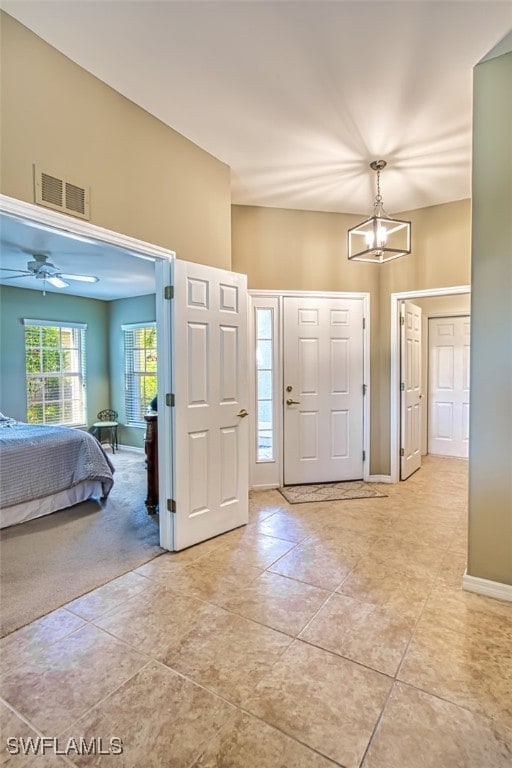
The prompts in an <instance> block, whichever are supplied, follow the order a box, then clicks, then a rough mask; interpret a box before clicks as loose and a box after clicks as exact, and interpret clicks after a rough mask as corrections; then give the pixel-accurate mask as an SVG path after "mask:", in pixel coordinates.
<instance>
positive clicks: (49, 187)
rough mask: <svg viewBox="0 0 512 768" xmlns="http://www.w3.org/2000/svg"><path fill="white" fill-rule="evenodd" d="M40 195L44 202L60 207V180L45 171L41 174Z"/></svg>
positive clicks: (61, 203) (61, 204)
mask: <svg viewBox="0 0 512 768" xmlns="http://www.w3.org/2000/svg"><path fill="white" fill-rule="evenodd" d="M41 197H42V198H43V200H44V202H45V203H50V204H51V205H56V206H58V207H59V208H62V206H63V202H62V181H61V180H60V179H56V178H55V177H54V176H49V175H48V174H47V173H42V174H41Z"/></svg>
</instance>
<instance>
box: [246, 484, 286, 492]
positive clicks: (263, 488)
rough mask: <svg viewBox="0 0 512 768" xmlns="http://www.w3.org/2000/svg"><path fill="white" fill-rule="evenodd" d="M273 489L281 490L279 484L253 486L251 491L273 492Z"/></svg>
mask: <svg viewBox="0 0 512 768" xmlns="http://www.w3.org/2000/svg"><path fill="white" fill-rule="evenodd" d="M272 488H279V485H278V484H277V483H269V484H268V485H264V484H263V485H251V488H250V490H251V491H271V490H272Z"/></svg>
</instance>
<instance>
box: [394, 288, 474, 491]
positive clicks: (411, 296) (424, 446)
mask: <svg viewBox="0 0 512 768" xmlns="http://www.w3.org/2000/svg"><path fill="white" fill-rule="evenodd" d="M470 294H471V286H469V285H460V286H450V287H446V288H436V289H426V290H418V291H404V292H401V293H393V294H391V371H390V381H391V403H390V414H391V439H390V458H391V471H390V481H391V482H392V483H396V482H399V480H400V479H401V477H400V475H401V462H402V455H401V452H402V449H403V448H404V445H403V431H402V427H403V419H402V413H401V412H402V397H403V392H402V391H401V384H402V383H403V379H402V376H401V367H402V366H401V363H402V355H401V347H402V345H401V336H402V333H401V331H402V325H401V323H400V317H401V313H402V306H403V304H404V302H413V303H416V304H422V303H425V302H426V301H427V300H434V299H437V300H438V302H441V300H442V301H443V305H442V307H441V305H440V304H439V305H438V308H437V309H436V308H433V305H430V306H429V308H428V311H427V313H424V314H425V315H426V317H427V318H428V317H436V316H437V317H439V316H457V315H468V314H469V307H466V308H462V309H461V308H460V305H457V304H455V301H456V299H457V297H463V296H469V295H470ZM454 307H455V308H454ZM422 323H423V326H424V324H425V317H423V320H422ZM424 335H425V337H426V333H425V334H424ZM426 346H427V345H423V347H422V350H421V361H422V363H423V366H422V368H423V373H422V382H421V386H420V390H419V394H422V392H426V391H428V379H426V374H427V370H428V355H427V351H428V350H426V349H425V347H426ZM422 400H423V402H424V405H423V406H422V407H423V411H424V413H426V412H427V405H426V402H427V399H426V398H422ZM426 426H427V420H426V419H423V426H422V427H421V431H420V433H419V435H418V439H419V441H420V444H421V453H426V452H427V450H428V437H427V432H426ZM404 453H405V449H404Z"/></svg>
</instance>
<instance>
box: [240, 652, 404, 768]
mask: <svg viewBox="0 0 512 768" xmlns="http://www.w3.org/2000/svg"><path fill="white" fill-rule="evenodd" d="M391 682H392V681H391V680H390V679H389V678H388V677H385V676H384V675H381V674H379V673H378V672H374V671H373V670H369V669H365V668H364V667H361V666H359V665H358V664H355V663H354V662H352V661H348V660H347V659H342V658H341V657H339V656H336V655H335V654H332V653H328V652H327V651H324V650H322V649H320V648H314V647H313V646H311V645H308V644H306V643H303V642H301V641H300V640H296V641H294V643H293V645H292V646H291V648H289V649H288V650H287V651H286V653H284V654H283V656H282V658H281V659H280V660H279V661H278V662H277V663H276V664H275V665H274V667H273V668H272V670H271V671H270V673H269V674H268V675H266V676H265V677H264V678H263V680H262V681H261V682H260V683H259V685H258V686H257V687H256V690H255V692H254V694H253V695H252V696H251V697H250V698H249V699H248V700H247V701H246V702H245V707H246V708H247V709H248V710H249V711H250V712H252V713H254V714H255V715H257V716H258V717H261V718H262V719H263V720H265V721H266V722H267V723H269V724H271V725H273V726H275V727H276V728H278V729H279V730H282V731H284V732H285V733H288V734H289V735H290V736H293V737H294V738H296V739H299V740H300V741H301V742H302V743H304V744H306V745H307V746H309V747H311V748H312V749H315V750H317V751H319V752H320V753H322V754H323V755H325V756H326V757H330V758H331V759H333V760H336V761H337V762H339V763H341V764H342V765H343V766H345V768H356V767H357V766H359V763H360V761H361V759H362V757H363V754H364V751H365V749H366V745H367V744H368V741H369V739H370V736H371V734H372V731H373V729H374V727H375V724H376V723H377V720H378V717H379V715H380V713H381V710H382V707H383V706H384V702H385V700H386V697H387V695H388V692H389V689H390V687H391Z"/></svg>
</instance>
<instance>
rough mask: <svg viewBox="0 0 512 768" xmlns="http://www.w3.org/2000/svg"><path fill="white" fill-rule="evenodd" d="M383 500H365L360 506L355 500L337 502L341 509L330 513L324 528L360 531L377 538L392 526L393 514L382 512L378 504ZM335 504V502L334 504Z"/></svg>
mask: <svg viewBox="0 0 512 768" xmlns="http://www.w3.org/2000/svg"><path fill="white" fill-rule="evenodd" d="M381 501H385V499H365V500H364V502H363V503H362V504H361V503H359V504H358V502H357V500H350V501H345V502H339V504H344V505H345V506H343V508H338V509H336V510H333V511H332V514H331V515H330V519H329V520H328V521H325V524H326V527H328V528H330V529H331V530H333V529H341V530H349V531H360V532H361V533H365V534H367V535H368V536H374V537H379V536H382V535H383V534H385V533H386V531H387V530H388V529H389V527H390V526H391V525H392V522H393V519H394V516H395V515H394V513H390V512H389V511H384V510H383V509H382V507H381V506H380V504H378V502H381ZM334 504H336V502H334Z"/></svg>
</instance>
